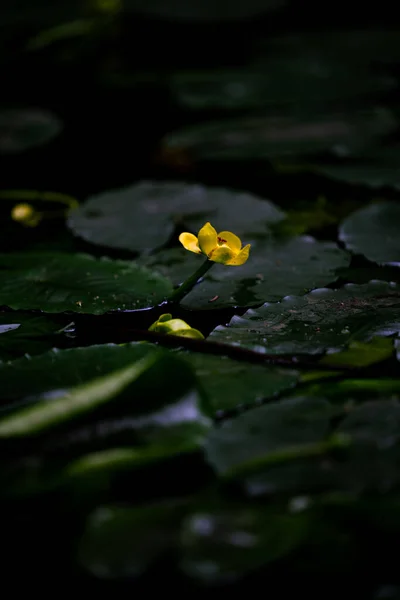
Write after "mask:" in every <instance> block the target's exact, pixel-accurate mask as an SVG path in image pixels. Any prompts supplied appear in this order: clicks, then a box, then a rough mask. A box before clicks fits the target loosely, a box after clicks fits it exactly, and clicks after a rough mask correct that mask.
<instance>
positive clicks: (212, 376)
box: [181, 352, 299, 412]
mask: <svg viewBox="0 0 400 600" xmlns="http://www.w3.org/2000/svg"><path fill="white" fill-rule="evenodd" d="M181 356H182V358H184V359H185V360H187V361H188V362H189V364H190V365H191V367H192V368H193V370H194V371H195V373H196V376H197V377H198V379H199V381H201V385H202V387H203V389H204V391H205V393H206V395H207V399H208V402H209V404H210V407H211V408H212V409H213V411H215V412H218V411H225V410H230V409H236V408H238V407H240V406H244V405H246V404H247V405H249V404H250V405H251V404H253V403H255V402H256V401H259V400H262V399H265V398H268V397H273V396H274V394H277V393H278V392H281V391H283V390H286V389H287V390H289V389H290V388H292V387H294V386H295V385H296V382H297V380H298V376H299V375H298V373H297V372H296V371H294V370H290V369H279V368H273V367H266V366H261V365H252V364H248V363H245V362H240V361H237V360H232V359H230V358H227V357H225V356H212V355H209V354H200V353H197V352H196V353H192V354H188V353H185V354H182V355H181Z"/></svg>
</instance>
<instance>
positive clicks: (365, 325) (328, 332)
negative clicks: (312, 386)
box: [210, 281, 400, 354]
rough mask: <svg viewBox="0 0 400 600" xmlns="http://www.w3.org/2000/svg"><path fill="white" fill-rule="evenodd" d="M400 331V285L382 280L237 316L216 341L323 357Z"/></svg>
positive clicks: (314, 293)
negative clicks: (337, 350)
mask: <svg viewBox="0 0 400 600" xmlns="http://www.w3.org/2000/svg"><path fill="white" fill-rule="evenodd" d="M398 332H400V286H398V285H397V284H391V283H387V282H382V281H371V282H370V283H368V284H365V285H360V286H358V285H353V284H348V285H346V286H344V288H342V289H338V290H331V289H316V290H313V291H312V292H311V293H310V294H307V295H305V296H302V297H296V296H288V297H286V298H284V299H283V300H282V301H281V302H278V303H274V304H272V303H266V304H264V306H262V307H261V308H258V309H256V310H252V309H250V310H248V311H247V312H246V313H245V314H244V315H243V317H239V316H234V317H233V318H232V320H231V322H230V323H229V325H228V326H227V327H223V326H219V327H217V328H216V329H215V330H214V331H213V332H212V333H211V335H210V338H211V339H215V340H220V341H223V342H225V343H228V344H236V345H240V346H245V347H248V348H254V349H258V350H260V351H263V350H264V351H265V352H269V353H276V354H285V353H289V354H296V353H298V354H302V353H308V354H317V353H321V352H325V351H326V350H328V349H331V350H333V349H340V348H342V347H344V346H346V345H347V344H348V343H349V342H351V341H354V340H358V341H367V340H369V339H371V338H372V337H373V336H377V335H378V336H388V335H394V334H396V333H398Z"/></svg>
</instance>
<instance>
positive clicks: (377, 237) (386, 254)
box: [339, 202, 400, 267]
mask: <svg viewBox="0 0 400 600" xmlns="http://www.w3.org/2000/svg"><path fill="white" fill-rule="evenodd" d="M399 232H400V204H398V203H396V202H379V203H377V204H371V205H370V206H366V207H365V208H361V209H360V210H357V211H356V212H354V213H352V214H351V215H350V216H348V217H347V219H345V220H344V221H343V223H342V225H341V226H340V230H339V237H340V240H341V241H342V242H344V243H345V245H346V248H348V249H349V250H351V251H352V252H354V253H356V254H364V256H366V257H367V258H368V260H371V261H374V262H376V263H378V264H379V265H393V266H397V267H399V266H400V233H399Z"/></svg>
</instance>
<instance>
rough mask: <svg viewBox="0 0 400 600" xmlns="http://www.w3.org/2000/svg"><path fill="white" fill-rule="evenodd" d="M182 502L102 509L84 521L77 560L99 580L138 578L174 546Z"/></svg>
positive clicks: (98, 509) (180, 518) (177, 533)
mask: <svg viewBox="0 0 400 600" xmlns="http://www.w3.org/2000/svg"><path fill="white" fill-rule="evenodd" d="M184 508H185V507H184V505H182V502H175V503H172V502H170V503H165V504H160V505H158V504H155V505H150V506H142V507H122V506H102V507H99V508H97V509H96V510H95V512H94V513H92V514H91V515H90V517H89V518H88V520H87V523H86V527H85V530H84V532H83V535H82V538H81V540H80V543H79V548H78V561H79V563H80V564H81V565H82V566H83V567H84V568H85V569H86V570H87V571H89V572H90V573H91V574H92V575H95V576H96V577H98V578H100V579H125V578H128V579H131V578H132V577H137V576H138V575H141V574H142V573H143V572H145V571H146V569H147V568H148V567H149V566H150V565H151V564H152V563H153V562H154V561H155V560H156V559H157V558H158V557H159V556H160V555H162V554H163V553H165V552H166V551H170V550H171V549H172V548H174V546H175V547H176V546H177V543H178V536H179V526H180V522H181V520H182V516H183V515H182V510H183V509H184Z"/></svg>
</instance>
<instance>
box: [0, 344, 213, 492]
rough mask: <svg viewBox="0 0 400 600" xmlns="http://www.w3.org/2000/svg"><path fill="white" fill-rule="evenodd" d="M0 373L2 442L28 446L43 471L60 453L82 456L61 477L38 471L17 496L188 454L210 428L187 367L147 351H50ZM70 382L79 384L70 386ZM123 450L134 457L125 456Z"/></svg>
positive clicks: (161, 353) (140, 346)
mask: <svg viewBox="0 0 400 600" xmlns="http://www.w3.org/2000/svg"><path fill="white" fill-rule="evenodd" d="M49 362H50V364H51V363H52V365H53V369H52V373H51V374H50V373H49V376H48V378H47V380H46V377H45V376H44V373H43V371H42V369H43V367H44V366H45V365H46V363H47V364H49ZM30 363H33V364H32V365H31V364H30ZM124 363H125V364H124ZM121 364H122V365H123V366H121ZM68 365H69V371H70V372H69V371H68V370H67V366H68ZM78 365H79V366H78ZM0 366H1V368H2V372H1V374H0V378H1V381H2V383H3V386H2V394H3V397H5V399H6V400H7V401H8V402H6V403H4V405H3V411H2V412H3V415H2V418H1V419H0V437H1V439H2V440H3V441H9V442H10V441H13V440H15V441H17V440H18V439H20V438H24V439H25V441H27V440H28V439H31V440H33V442H34V446H33V447H32V451H34V452H35V453H36V454H38V456H39V457H40V465H39V466H40V467H42V468H45V467H46V464H47V459H48V458H49V457H51V460H52V461H53V462H54V461H55V460H56V459H57V457H60V455H61V457H64V458H63V460H64V461H65V455H66V453H67V452H69V453H72V456H76V454H77V453H78V456H79V454H83V453H85V452H86V456H85V455H84V456H80V457H79V458H78V459H76V460H75V462H72V463H71V464H69V465H68V467H67V468H66V469H64V470H63V471H59V472H58V471H57V472H56V473H52V471H49V473H47V474H46V472H44V474H42V473H41V471H40V470H38V471H37V473H36V475H37V476H36V477H35V479H34V481H33V487H32V485H31V484H32V482H31V481H29V480H27V485H26V486H25V484H24V482H23V481H22V483H21V485H22V488H23V489H25V488H26V489H40V488H41V487H42V488H43V487H46V485H47V486H48V485H50V486H54V485H56V486H57V485H59V484H60V483H71V482H73V481H74V480H76V478H78V479H80V480H82V479H83V475H85V474H86V475H87V476H96V475H100V476H101V475H103V476H104V475H107V474H108V473H111V472H113V471H115V470H116V471H118V470H121V469H122V470H126V469H128V470H130V469H132V468H135V467H136V466H141V465H145V464H148V463H151V462H154V461H157V460H164V459H165V458H168V457H170V456H173V455H179V454H182V453H184V452H192V451H193V450H196V449H198V448H199V446H200V445H201V444H202V442H203V440H204V436H205V434H206V432H207V431H208V429H209V427H210V425H211V420H210V419H209V417H208V416H207V414H206V412H205V406H206V404H205V403H204V393H203V392H202V391H200V392H199V388H198V385H197V383H196V380H195V377H194V374H193V372H192V370H191V368H190V367H189V365H188V364H187V363H186V362H185V361H182V360H181V359H180V358H179V357H178V356H177V355H176V354H175V355H174V354H172V353H169V352H166V351H161V350H158V349H155V347H154V346H152V345H150V344H145V343H138V344H132V345H126V346H113V345H107V346H97V347H96V346H93V347H90V348H76V349H71V350H66V351H58V352H54V351H53V352H51V353H46V354H44V355H41V356H38V357H33V358H31V359H30V360H27V359H22V360H17V361H14V362H12V363H7V364H4V363H3V364H2V365H0ZM79 367H80V368H79ZM102 371H103V374H100V375H99V373H101V372H102ZM22 373H24V375H22ZM42 374H43V377H41V375H42ZM90 374H92V376H91V377H90ZM93 374H94V376H93ZM18 375H19V380H20V381H18ZM35 376H36V377H35ZM22 378H25V380H26V381H25V387H24V386H23V385H22V384H21V380H22ZM43 379H44V381H43ZM57 379H58V380H59V383H58V385H57V383H56V380H57ZM72 381H78V382H79V383H78V385H75V386H71V382H72ZM50 386H51V387H50ZM29 388H30V390H29V396H28V397H27V398H26V397H25V394H26V391H27V389H29ZM15 398H17V399H20V401H19V402H15V400H14V399H15ZM13 400H14V401H13ZM124 447H126V449H127V450H129V449H131V450H133V451H132V452H125V453H124V452H123V450H124ZM110 449H111V450H112V452H111V453H110ZM107 451H108V452H107ZM121 452H122V454H121ZM88 453H89V454H88ZM43 461H44V462H43ZM49 477H50V479H49Z"/></svg>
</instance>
